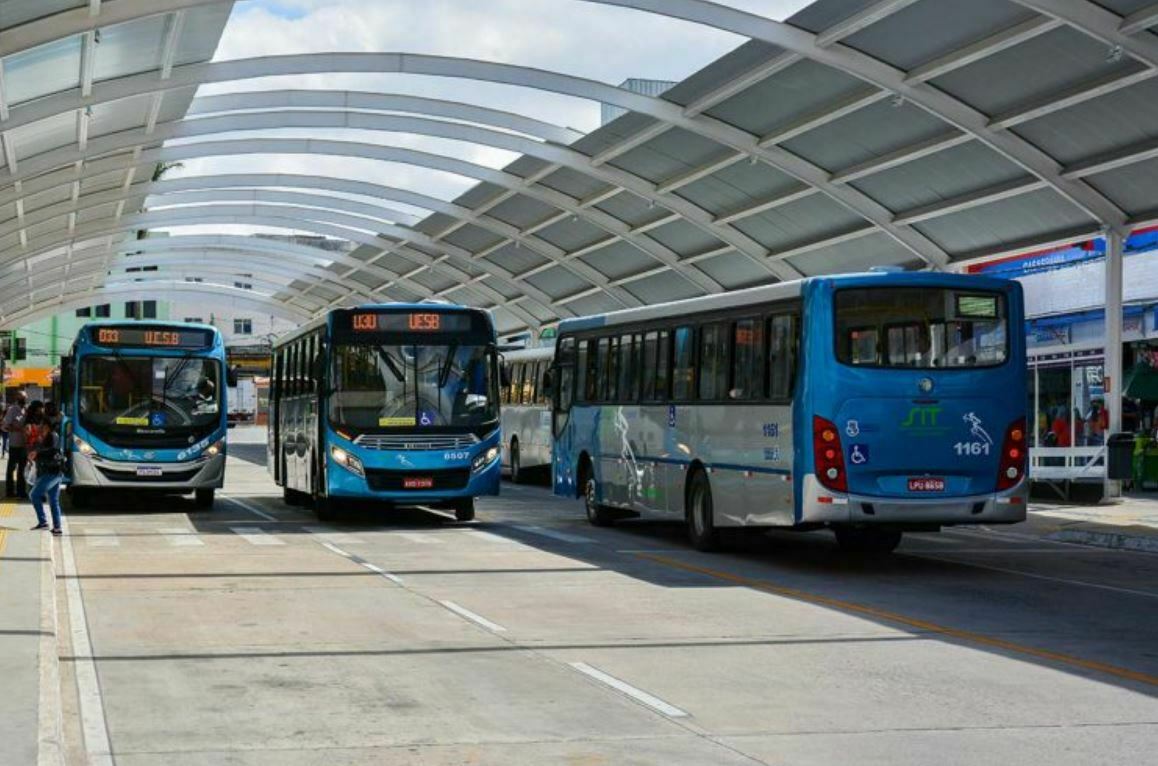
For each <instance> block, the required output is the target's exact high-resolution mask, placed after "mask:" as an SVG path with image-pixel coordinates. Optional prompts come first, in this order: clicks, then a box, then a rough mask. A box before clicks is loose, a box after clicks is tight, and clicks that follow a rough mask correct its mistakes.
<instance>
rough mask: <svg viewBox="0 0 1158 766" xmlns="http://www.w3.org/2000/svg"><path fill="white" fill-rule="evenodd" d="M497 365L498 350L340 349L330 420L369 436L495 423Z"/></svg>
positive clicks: (429, 347) (336, 354) (440, 347)
mask: <svg viewBox="0 0 1158 766" xmlns="http://www.w3.org/2000/svg"><path fill="white" fill-rule="evenodd" d="M494 362H495V351H494V348H493V346H479V345H457V344H454V343H451V344H448V345H423V346H411V345H363V344H358V345H338V346H335V349H334V368H333V374H334V389H333V391H332V393H331V396H330V420H331V422H333V423H334V424H335V425H344V426H348V427H350V428H354V429H357V430H363V431H364V430H378V429H386V428H415V427H419V428H438V427H460V428H465V429H473V428H477V427H479V426H483V425H486V424H489V423H493V422H495V421H496V420H497V419H498V395H497V387H496V381H495V380H494V376H493V374H492V371H493V369H494Z"/></svg>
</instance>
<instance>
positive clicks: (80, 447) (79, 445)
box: [72, 436, 96, 457]
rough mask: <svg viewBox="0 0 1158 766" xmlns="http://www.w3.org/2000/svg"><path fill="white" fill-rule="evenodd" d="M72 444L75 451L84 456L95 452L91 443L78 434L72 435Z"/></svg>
mask: <svg viewBox="0 0 1158 766" xmlns="http://www.w3.org/2000/svg"><path fill="white" fill-rule="evenodd" d="M72 446H74V447H76V451H77V452H79V453H80V454H82V455H84V456H86V457H87V456H89V455H94V454H96V450H94V449H93V448H92V445H91V444H89V443H88V442H86V441H85V440H84V439H82V438H80V437H79V436H74V437H72Z"/></svg>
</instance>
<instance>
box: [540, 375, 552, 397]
mask: <svg viewBox="0 0 1158 766" xmlns="http://www.w3.org/2000/svg"><path fill="white" fill-rule="evenodd" d="M542 382H543V385H542V386H540V387H539V390H540V391H544V392H546V394H547V396H548V397H551V398H554V393H555V376H554V375H552V374H551V371H550V370H544V371H543V381H542Z"/></svg>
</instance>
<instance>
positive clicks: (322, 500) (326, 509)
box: [313, 495, 338, 521]
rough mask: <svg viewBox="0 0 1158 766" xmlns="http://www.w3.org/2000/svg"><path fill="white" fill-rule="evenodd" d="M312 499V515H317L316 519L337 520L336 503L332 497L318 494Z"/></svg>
mask: <svg viewBox="0 0 1158 766" xmlns="http://www.w3.org/2000/svg"><path fill="white" fill-rule="evenodd" d="M313 500H314V502H313V506H314V515H315V516H317V517H318V521H337V520H338V508H337V503H336V502H335V501H334V499H333V498H331V497H323V496H322V495H318V496H316V497H315V498H314V499H313Z"/></svg>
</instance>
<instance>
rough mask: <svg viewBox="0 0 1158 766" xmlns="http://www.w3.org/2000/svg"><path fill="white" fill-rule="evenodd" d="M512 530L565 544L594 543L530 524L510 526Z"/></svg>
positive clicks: (585, 538) (587, 539)
mask: <svg viewBox="0 0 1158 766" xmlns="http://www.w3.org/2000/svg"><path fill="white" fill-rule="evenodd" d="M511 527H512V528H513V529H518V530H520V531H522V532H529V533H531V534H532V535H541V536H542V537H549V538H551V539H552V540H561V541H562V542H565V543H593V542H595V541H594V540H592V539H591V538H590V537H583V536H581V535H570V534H567V533H566V532H556V531H555V530H553V529H546V528H544V527H536V526H534V525H531V524H512V525H511Z"/></svg>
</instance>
